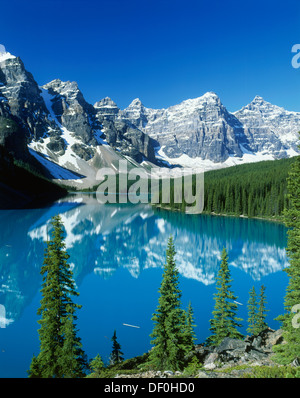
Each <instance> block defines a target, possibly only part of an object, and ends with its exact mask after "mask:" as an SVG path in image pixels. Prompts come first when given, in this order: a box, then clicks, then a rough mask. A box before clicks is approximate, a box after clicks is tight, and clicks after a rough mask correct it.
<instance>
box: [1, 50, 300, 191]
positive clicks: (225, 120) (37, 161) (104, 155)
mask: <svg viewBox="0 0 300 398" xmlns="http://www.w3.org/2000/svg"><path fill="white" fill-rule="evenodd" d="M9 121H13V122H14V126H15V127H14V128H12V127H11V123H9ZM298 131H300V112H289V111H287V110H285V109H283V108H281V107H279V106H276V105H272V104H271V103H269V102H267V101H265V100H264V99H263V98H261V97H259V96H256V97H255V98H254V99H253V101H252V102H251V103H250V104H248V105H246V106H245V107H243V108H242V109H240V110H238V111H236V112H233V113H231V112H229V111H228V110H227V109H226V107H225V106H224V105H223V104H222V102H221V100H220V98H219V97H218V95H217V94H215V93H213V92H208V93H205V94H204V95H202V96H200V97H198V98H195V99H188V100H186V101H183V102H181V103H180V104H178V105H174V106H171V107H169V108H166V109H150V108H147V107H145V106H144V105H143V104H142V102H141V101H140V100H139V99H135V100H133V101H132V102H131V104H130V105H129V106H128V107H127V108H125V109H123V110H121V109H120V108H119V107H118V106H117V104H116V103H115V102H114V101H113V100H112V99H110V98H108V97H106V98H104V99H101V100H100V101H98V102H96V103H95V104H94V105H92V104H89V103H88V102H87V101H86V100H85V98H84V96H83V94H82V92H81V91H80V89H79V87H78V84H77V83H76V82H70V81H67V82H63V81H61V80H59V79H56V80H53V81H51V82H49V83H48V84H45V85H43V86H39V85H38V83H37V82H36V81H35V79H34V77H33V75H32V74H31V73H30V72H28V71H27V70H26V68H25V66H24V64H23V62H22V60H21V59H20V58H19V57H16V56H14V55H12V54H10V53H9V52H7V51H6V50H5V49H4V46H1V51H0V146H1V147H3V148H4V149H5V150H6V151H7V152H9V153H11V154H13V156H14V157H15V158H16V159H19V160H21V161H23V162H27V163H30V164H33V165H35V167H38V168H40V170H42V173H43V174H44V175H45V176H46V177H48V178H51V179H54V180H57V181H62V180H63V182H64V184H65V185H67V184H69V185H74V186H77V187H81V188H86V187H91V186H93V185H95V183H96V182H97V181H96V173H97V170H98V169H99V168H101V167H113V168H116V164H117V162H118V160H121V159H127V160H128V161H129V162H130V164H131V165H132V167H137V166H140V165H141V166H142V167H145V169H147V168H148V169H149V167H157V166H160V167H162V166H164V167H170V166H172V167H174V166H176V165H177V166H179V167H201V168H204V169H205V170H206V169H213V168H220V167H226V166H231V165H235V164H239V163H247V162H255V161H260V160H269V159H280V158H284V157H291V156H296V155H298V154H299V149H298V147H297V145H298V138H299V137H298V134H297V133H298Z"/></svg>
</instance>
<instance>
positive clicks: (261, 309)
mask: <svg viewBox="0 0 300 398" xmlns="http://www.w3.org/2000/svg"><path fill="white" fill-rule="evenodd" d="M265 290H266V288H265V286H264V285H262V286H261V288H260V293H259V300H258V309H257V324H256V334H258V333H260V332H262V331H263V330H265V329H266V328H267V327H268V325H267V323H266V316H267V314H266V313H267V311H268V310H267V309H266V303H267V301H266V296H265Z"/></svg>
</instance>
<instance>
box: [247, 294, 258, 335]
mask: <svg viewBox="0 0 300 398" xmlns="http://www.w3.org/2000/svg"><path fill="white" fill-rule="evenodd" d="M257 305H258V304H257V295H256V292H255V287H254V286H253V287H252V289H250V293H249V301H248V328H247V332H248V333H249V334H250V335H256V327H257Z"/></svg>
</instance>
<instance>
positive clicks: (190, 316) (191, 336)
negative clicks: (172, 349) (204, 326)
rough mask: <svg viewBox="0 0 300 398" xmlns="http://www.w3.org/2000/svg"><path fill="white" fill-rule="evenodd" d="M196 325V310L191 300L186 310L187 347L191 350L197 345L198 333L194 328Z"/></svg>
mask: <svg viewBox="0 0 300 398" xmlns="http://www.w3.org/2000/svg"><path fill="white" fill-rule="evenodd" d="M195 327H196V325H195V321H194V310H193V308H192V304H191V302H189V305H188V309H187V312H186V343H185V344H186V349H187V350H189V351H191V350H193V349H194V347H195V340H196V334H195V331H194V328H195Z"/></svg>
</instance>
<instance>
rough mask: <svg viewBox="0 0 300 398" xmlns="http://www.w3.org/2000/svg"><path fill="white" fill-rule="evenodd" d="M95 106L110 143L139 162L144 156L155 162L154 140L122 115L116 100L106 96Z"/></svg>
mask: <svg viewBox="0 0 300 398" xmlns="http://www.w3.org/2000/svg"><path fill="white" fill-rule="evenodd" d="M94 108H95V110H96V112H97V113H96V115H97V119H98V121H99V123H100V124H101V125H102V126H103V131H104V135H105V138H106V141H107V142H108V144H109V145H111V146H112V147H113V148H115V149H117V150H118V151H120V152H121V153H122V154H123V155H127V156H130V157H132V158H133V159H134V160H136V161H137V162H142V161H143V158H144V157H146V158H147V159H148V160H150V161H151V162H155V152H154V146H153V141H152V140H151V138H150V137H149V136H148V135H147V134H145V133H144V132H142V131H141V130H140V129H139V128H138V126H136V125H134V124H133V123H132V122H131V121H130V120H126V119H124V118H123V117H122V111H121V110H120V109H119V108H118V107H117V105H116V103H115V102H113V101H112V100H111V99H110V98H109V97H106V98H104V99H102V100H101V101H99V102H96V103H95V105H94Z"/></svg>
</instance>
